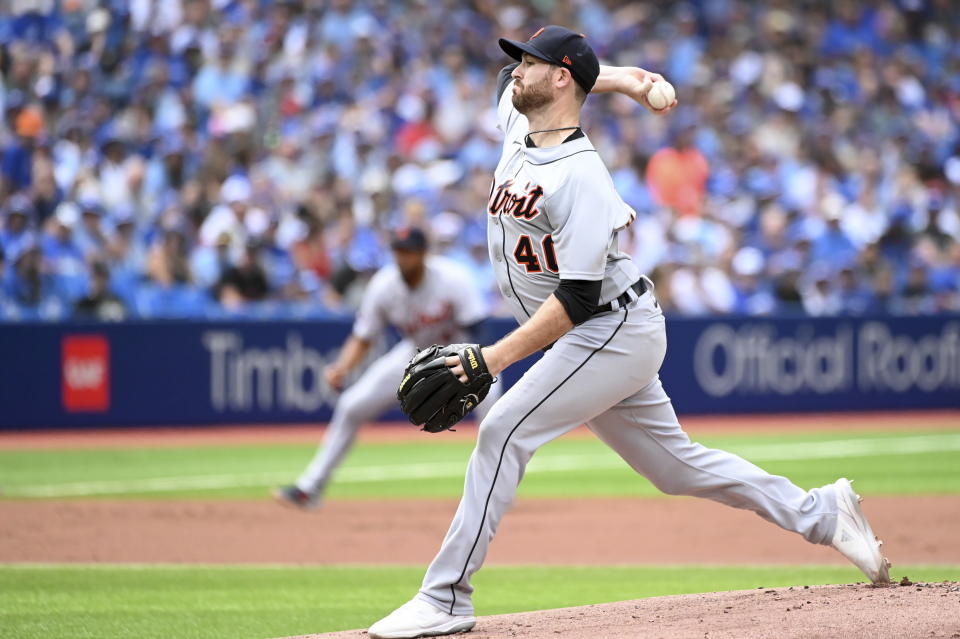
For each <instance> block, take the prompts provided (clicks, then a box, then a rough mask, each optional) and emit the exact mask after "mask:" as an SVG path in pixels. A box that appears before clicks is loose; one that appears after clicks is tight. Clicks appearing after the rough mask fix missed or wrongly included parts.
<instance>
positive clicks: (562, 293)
mask: <svg viewBox="0 0 960 639" xmlns="http://www.w3.org/2000/svg"><path fill="white" fill-rule="evenodd" d="M602 284H603V281H602V280H596V281H594V280H560V286H558V287H557V288H556V290H555V291H554V292H553V294H554V295H555V296H556V298H557V299H558V300H559V301H560V304H562V305H563V308H564V310H565V311H567V316H568V317H569V318H570V321H571V322H573V324H574V326H576V325H577V324H582V323H584V322H585V321H587V320H588V319H590V316H591V315H593V312H594V311H595V310H597V304H598V303H599V301H600V287H601V286H602Z"/></svg>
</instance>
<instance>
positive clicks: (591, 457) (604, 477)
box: [0, 425, 960, 639]
mask: <svg viewBox="0 0 960 639" xmlns="http://www.w3.org/2000/svg"><path fill="white" fill-rule="evenodd" d="M825 426H826V425H825ZM700 441H701V442H702V443H704V444H706V445H709V446H716V447H720V448H724V449H727V450H731V451H733V452H737V453H739V454H741V455H743V456H744V457H746V458H748V459H750V460H751V461H754V462H756V463H758V464H759V465H761V466H762V467H764V468H766V469H767V470H769V471H771V472H774V473H778V474H783V475H786V476H788V477H790V478H792V479H793V480H794V481H795V482H796V483H798V484H799V485H801V486H804V487H812V486H816V485H821V484H824V483H827V482H829V481H832V480H834V479H835V478H836V477H837V476H840V475H846V476H848V477H853V478H856V479H857V487H858V489H859V490H860V491H862V492H864V493H866V494H869V495H871V496H875V495H898V494H906V495H931V494H958V493H960V428H958V429H957V430H935V431H925V430H911V431H903V432H890V431H885V432H876V433H868V432H863V431H856V432H842V431H829V432H828V431H824V432H815V433H802V434H798V433H789V434H771V435H765V436H758V435H751V436H723V437H721V436H711V437H703V438H700ZM470 449H471V445H470V444H468V443H462V442H454V441H452V440H447V441H444V440H443V438H442V437H434V438H425V439H424V443H422V444H421V443H416V444H362V445H360V446H358V447H357V449H356V450H355V451H354V452H353V454H352V455H351V456H350V457H349V458H348V460H347V463H346V464H345V465H344V467H343V469H342V471H341V473H340V474H339V476H338V481H336V482H335V484H334V485H333V486H332V489H331V494H330V498H331V499H372V498H379V499H384V498H387V499H389V498H416V497H457V496H459V494H460V487H461V485H462V484H461V480H462V476H463V468H464V465H465V464H466V460H467V457H468V456H469V453H470ZM313 450H314V447H313V446H312V445H275V446H272V445H257V446H227V445H224V446H203V447H183V448H153V449H148V448H142V449H117V448H113V449H84V450H28V451H22V450H21V451H0V490H2V495H0V513H2V512H3V511H2V500H23V499H43V498H58V499H63V498H82V499H91V498H103V497H109V498H116V497H138V498H144V497H146V498H158V499H169V498H178V499H184V498H207V499H208V498H218V499H220V498H222V499H235V498H262V497H263V495H264V494H265V490H266V488H267V487H269V486H272V485H275V484H276V483H279V482H284V481H289V480H290V479H292V478H293V477H295V476H296V475H297V473H298V472H299V471H300V470H301V469H302V468H303V466H304V465H305V464H306V463H307V461H308V460H309V458H310V457H311V455H312V454H313ZM444 479H449V481H444ZM428 480H429V481H428ZM520 494H521V495H522V496H523V495H525V496H538V497H556V498H561V497H567V496H618V495H644V496H653V495H656V494H658V493H656V491H655V490H654V489H653V487H652V486H650V484H649V483H647V482H646V481H645V480H643V479H642V478H640V477H638V476H637V475H636V474H634V473H633V472H632V471H631V470H630V469H628V468H627V467H626V465H625V464H624V463H623V462H622V461H621V460H620V459H619V458H618V457H617V456H616V455H615V454H613V453H612V452H611V451H609V450H608V449H607V448H606V447H605V446H604V445H603V444H601V443H599V442H597V441H595V440H591V439H580V438H574V439H563V440H560V441H557V442H554V443H552V444H550V445H548V446H546V447H544V448H543V449H542V450H541V451H540V452H538V454H537V456H536V457H535V458H534V462H533V463H532V464H531V467H530V469H529V471H528V473H527V476H526V478H525V479H524V483H523V484H522V486H521V489H520ZM423 569H424V567H423V566H410V567H402V566H401V567H397V566H389V567H381V566H355V565H340V566H318V567H302V566H299V567H294V566H257V567H252V566H235V567H223V566H155V565H150V566H117V565H92V566H91V565H30V564H6V565H0V636H2V637H4V638H27V637H37V638H41V637H42V638H43V639H50V638H52V637H77V638H82V637H90V638H93V637H96V638H98V639H103V638H112V637H118V638H119V637H138V638H149V637H167V638H168V637H182V638H192V637H196V638H203V639H207V638H210V639H213V638H223V639H228V638H230V639H233V638H237V637H250V638H263V637H277V636H284V635H296V634H304V633H314V632H323V631H331V630H340V629H347V628H356V627H364V626H366V625H368V624H369V623H371V622H372V621H375V620H376V619H378V618H379V617H380V616H382V615H383V614H385V613H387V612H389V611H390V610H392V609H393V607H394V606H396V605H398V604H400V603H402V602H403V601H405V600H406V599H407V598H409V596H410V595H411V593H412V592H414V591H415V590H416V588H417V586H418V585H419V581H420V578H421V577H422V574H423ZM896 574H897V575H903V574H907V575H909V576H910V577H911V578H912V579H914V580H924V581H936V580H943V579H952V580H960V566H949V565H942V566H902V565H898V566H897V567H896ZM860 579H862V577H860V576H859V573H858V572H857V571H856V570H855V569H853V568H851V567H844V566H830V567H826V566H797V567H791V566H786V567H784V566H709V567H704V566H668V567H664V566H656V567H649V566H613V567H611V566H590V567H542V566H528V567H517V566H510V567H505V566H487V567H485V568H484V569H483V570H482V571H481V572H480V573H479V574H478V575H477V577H476V579H475V583H476V585H477V587H478V591H477V592H478V594H477V598H476V605H477V611H478V614H483V615H486V614H498V613H505V612H517V611H522V610H534V609H545V608H554V607H563V606H574V605H581V604H586V603H599V602H606V601H615V600H623V599H633V598H638V597H647V596H655V595H663V594H679V593H693V592H705V591H714V590H735V589H745V588H747V589H748V588H757V587H761V586H766V587H772V586H786V585H803V584H810V585H813V584H824V583H846V582H851V581H857V580H860Z"/></svg>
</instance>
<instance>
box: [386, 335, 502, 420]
mask: <svg viewBox="0 0 960 639" xmlns="http://www.w3.org/2000/svg"><path fill="white" fill-rule="evenodd" d="M447 357H459V358H460V364H461V365H462V366H463V370H464V372H465V374H466V376H467V377H468V379H467V382H466V383H465V384H464V383H463V382H461V381H460V380H459V379H457V376H456V375H454V374H453V371H452V370H450V368H448V367H447V365H446V362H445V360H446V358H447ZM491 385H493V376H492V375H491V374H490V371H489V370H487V364H486V362H484V361H483V355H482V354H481V352H480V345H479V344H450V345H449V346H439V345H437V344H434V345H433V346H430V347H429V348H425V349H423V350H422V351H420V352H418V353H417V354H416V355H414V357H413V359H411V360H410V363H409V364H407V368H406V370H405V371H404V373H403V381H401V382H400V387H399V388H398V389H397V399H399V400H400V408H401V409H402V410H403V412H404V414H405V415H406V416H407V418H409V419H410V421H411V422H413V423H414V424H416V425H417V426H420V425H423V430H425V431H428V432H431V433H439V432H440V431H442V430H447V429H448V428H450V427H451V426H453V425H454V424H456V423H457V422H459V421H460V420H461V419H463V418H464V417H465V416H466V415H467V413H469V412H470V411H471V410H473V409H474V408H475V407H476V406H477V404H479V403H480V402H482V401H483V398H484V397H486V396H487V392H488V391H489V390H490V386H491Z"/></svg>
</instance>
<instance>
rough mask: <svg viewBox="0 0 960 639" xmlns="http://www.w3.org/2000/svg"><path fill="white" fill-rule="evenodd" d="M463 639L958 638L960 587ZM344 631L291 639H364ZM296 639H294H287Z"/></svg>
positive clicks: (628, 610)
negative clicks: (518, 638) (507, 638)
mask: <svg viewBox="0 0 960 639" xmlns="http://www.w3.org/2000/svg"><path fill="white" fill-rule="evenodd" d="M459 636H462V637H464V639H502V638H503V637H523V639H557V638H558V637H560V638H564V639H588V638H589V639H601V638H608V637H609V638H614V637H616V638H617V639H621V638H623V637H631V638H634V637H636V638H647V637H649V638H651V639H652V638H654V637H656V638H663V639H743V638H744V637H751V638H767V637H769V638H776V639H849V638H854V637H856V638H859V637H870V638H871V639H887V638H890V639H893V638H897V639H900V638H903V637H924V638H927V637H953V638H956V637H960V585H958V584H957V583H952V582H944V583H934V584H927V583H923V584H910V585H904V586H890V587H886V588H875V587H873V586H868V585H864V584H853V585H844V586H810V587H809V588H802V587H791V588H770V589H759V590H736V591H732V592H711V593H705V594H700V595H673V596H669V597H651V598H649V599H638V600H634V601H620V602H617V603H610V604H596V605H592V606H580V607H577V608H558V609H556V610H540V611H536V612H522V613H516V614H510V615H494V616H490V617H480V618H479V619H478V620H477V626H476V628H475V629H474V630H473V632H471V633H469V634H467V635H459ZM365 637H367V633H366V631H363V630H348V631H345V632H334V633H327V634H319V635H303V636H301V637H297V638H296V639H321V638H322V639H363V638H365ZM291 639H293V638H291Z"/></svg>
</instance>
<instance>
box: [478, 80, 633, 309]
mask: <svg viewBox="0 0 960 639" xmlns="http://www.w3.org/2000/svg"><path fill="white" fill-rule="evenodd" d="M511 85H512V83H511V84H510V85H507V87H506V89H505V90H504V91H503V94H502V96H501V98H500V103H499V105H498V107H497V121H498V126H499V127H500V128H501V130H503V131H504V134H505V136H506V137H505V140H504V144H503V153H502V154H501V156H500V162H499V164H498V165H497V170H496V173H495V174H494V181H493V185H492V187H491V192H490V199H489V201H488V203H487V213H488V217H489V220H488V222H489V223H488V225H487V240H488V242H487V243H488V248H489V251H490V260H491V262H492V263H493V268H494V272H495V274H496V278H497V284H498V286H499V287H500V292H501V293H502V294H503V296H504V298H505V299H506V300H507V303H508V305H509V307H510V310H511V312H512V313H513V315H514V317H516V319H517V321H518V322H521V323H523V322H524V321H526V320H527V319H528V318H529V317H530V316H531V315H533V314H534V313H535V312H536V310H537V309H538V308H539V307H540V305H541V304H543V302H544V301H545V300H546V299H547V297H549V296H550V294H551V293H553V291H554V290H555V289H556V288H557V285H558V284H559V283H560V280H561V279H565V280H591V281H597V280H603V283H602V285H601V289H600V300H599V303H600V304H606V303H607V302H609V301H611V300H613V299H616V298H617V296H619V295H620V294H621V293H623V292H624V291H625V290H627V288H628V287H629V286H630V285H631V284H633V283H634V282H635V281H637V278H639V277H640V272H639V271H638V269H637V267H636V266H634V264H633V262H632V261H631V260H630V257H629V256H628V255H627V254H626V253H622V252H620V250H619V247H618V241H617V234H618V233H619V231H620V230H622V229H624V228H626V226H627V225H628V224H630V223H631V222H632V221H633V220H634V218H635V217H636V213H635V212H634V211H633V209H632V208H630V207H629V206H628V205H627V204H626V203H625V202H624V201H623V200H622V199H621V198H620V196H619V195H618V194H617V191H616V189H615V188H614V186H613V180H612V179H611V177H610V174H609V172H608V171H607V168H606V167H605V166H604V165H603V162H602V161H601V159H600V156H599V154H598V153H597V151H596V149H595V148H593V144H592V143H591V142H590V139H589V138H588V137H586V136H583V137H580V138H577V139H576V140H572V141H570V142H566V143H564V144H561V145H558V146H555V147H549V148H545V149H540V148H536V147H532V148H531V147H527V145H526V143H525V137H526V135H527V133H528V132H529V130H530V129H529V124H528V122H527V118H526V116H524V115H522V114H521V113H519V112H518V111H517V110H516V109H514V108H513V104H512V103H511V97H510V96H511ZM574 212H577V214H576V215H574V214H573V213H574Z"/></svg>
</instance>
